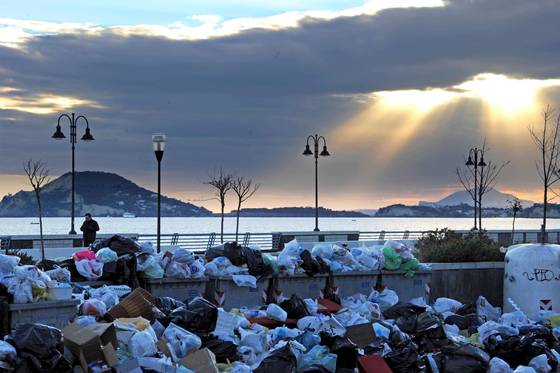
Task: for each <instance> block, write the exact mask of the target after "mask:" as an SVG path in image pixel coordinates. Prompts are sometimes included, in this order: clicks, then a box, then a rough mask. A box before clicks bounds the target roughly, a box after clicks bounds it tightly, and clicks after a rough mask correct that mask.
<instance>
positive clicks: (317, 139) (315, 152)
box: [303, 134, 330, 232]
mask: <svg viewBox="0 0 560 373" xmlns="http://www.w3.org/2000/svg"><path fill="white" fill-rule="evenodd" d="M310 139H311V140H313V152H312V151H311V148H310V147H309V140H310ZM321 140H323V151H322V152H321V153H319V142H320V141H321ZM303 155H313V156H315V229H314V231H315V232H319V178H318V172H317V163H318V160H319V156H322V157H328V156H329V155H330V153H329V151H328V150H327V140H325V138H324V137H323V136H319V135H317V134H316V135H309V136H307V144H306V145H305V150H304V152H303Z"/></svg>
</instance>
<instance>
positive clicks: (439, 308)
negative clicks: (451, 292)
mask: <svg viewBox="0 0 560 373" xmlns="http://www.w3.org/2000/svg"><path fill="white" fill-rule="evenodd" d="M461 307H463V303H461V302H459V301H457V300H455V299H451V298H445V297H441V298H438V299H436V301H435V303H434V310H435V311H436V312H439V313H444V312H453V313H455V312H457V310H458V309H459V308H461Z"/></svg>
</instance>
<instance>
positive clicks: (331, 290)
mask: <svg viewBox="0 0 560 373" xmlns="http://www.w3.org/2000/svg"><path fill="white" fill-rule="evenodd" d="M323 298H324V299H328V300H330V301H332V302H335V303H336V304H340V303H341V300H340V297H339V296H338V293H337V291H336V290H335V286H334V277H333V275H332V273H329V276H328V277H327V281H326V283H325V288H324V289H323Z"/></svg>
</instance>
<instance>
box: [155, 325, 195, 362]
mask: <svg viewBox="0 0 560 373" xmlns="http://www.w3.org/2000/svg"><path fill="white" fill-rule="evenodd" d="M163 337H164V338H165V340H166V341H167V343H168V345H169V347H170V351H171V354H172V355H174V360H176V359H182V358H184V357H185V356H186V355H187V354H188V353H189V352H192V351H196V350H198V349H199V348H200V347H201V346H202V341H201V340H200V338H199V337H198V336H197V335H196V334H193V333H191V332H189V331H187V330H185V329H183V328H181V327H180V326H177V325H175V324H173V323H170V324H169V326H168V327H167V329H165V331H164V332H163Z"/></svg>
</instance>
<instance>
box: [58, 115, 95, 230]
mask: <svg viewBox="0 0 560 373" xmlns="http://www.w3.org/2000/svg"><path fill="white" fill-rule="evenodd" d="M62 118H66V119H68V121H69V122H70V143H71V144H72V221H71V227H70V232H69V234H76V230H75V229H74V216H75V215H74V208H75V194H76V189H75V188H76V186H75V185H76V171H75V163H76V162H75V156H74V153H75V149H76V124H77V123H78V121H79V120H80V119H83V120H84V121H85V122H86V132H85V133H84V135H83V136H82V140H83V141H86V142H90V141H93V140H94V138H93V136H92V135H91V132H90V130H89V122H88V120H87V118H86V117H85V116H83V115H78V116H76V114H74V113H71V114H70V115H68V114H62V115H60V116H59V117H58V121H57V124H56V131H55V133H54V134H53V135H52V138H53V139H56V140H62V139H65V138H66V136H64V133H62V129H61V127H60V120H61V119H62Z"/></svg>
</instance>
